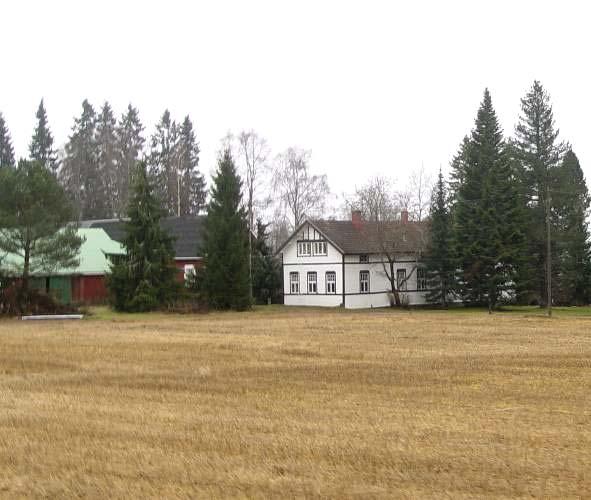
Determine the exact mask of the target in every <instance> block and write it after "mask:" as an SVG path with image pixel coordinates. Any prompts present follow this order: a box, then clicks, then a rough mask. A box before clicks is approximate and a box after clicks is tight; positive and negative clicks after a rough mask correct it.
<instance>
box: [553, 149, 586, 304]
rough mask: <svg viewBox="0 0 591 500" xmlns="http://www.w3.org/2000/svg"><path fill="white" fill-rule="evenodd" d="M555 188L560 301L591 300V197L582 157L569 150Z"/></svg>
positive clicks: (576, 301) (557, 283)
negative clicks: (590, 229) (580, 160)
mask: <svg viewBox="0 0 591 500" xmlns="http://www.w3.org/2000/svg"><path fill="white" fill-rule="evenodd" d="M557 173H558V175H557V183H556V188H555V190H554V196H553V205H554V207H555V208H554V211H553V214H554V219H555V220H554V226H555V228H556V231H555V235H556V240H557V241H556V247H557V248H556V250H557V252H556V253H557V259H556V260H557V263H558V265H557V272H556V283H555V289H556V301H557V303H561V304H567V305H572V304H576V305H582V304H588V303H589V302H590V301H591V245H590V243H589V228H588V224H587V216H588V214H589V206H590V203H591V199H590V197H589V192H588V190H587V184H586V183H585V176H584V175H583V171H582V169H581V165H580V164H579V159H578V158H577V156H576V155H575V153H574V152H573V151H572V150H568V151H567V152H566V154H565V155H564V159H563V161H562V163H561V165H560V167H559V169H558V172H557Z"/></svg>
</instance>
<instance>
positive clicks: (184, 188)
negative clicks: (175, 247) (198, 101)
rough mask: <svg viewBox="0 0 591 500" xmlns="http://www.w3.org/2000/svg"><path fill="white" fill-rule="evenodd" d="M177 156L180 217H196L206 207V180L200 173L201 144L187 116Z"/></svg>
mask: <svg viewBox="0 0 591 500" xmlns="http://www.w3.org/2000/svg"><path fill="white" fill-rule="evenodd" d="M177 155H179V156H180V162H179V165H178V169H177V193H176V196H175V199H176V202H177V211H176V212H175V213H176V214H178V215H196V214H198V213H199V212H200V211H201V210H202V209H203V208H204V206H205V195H206V193H205V180H204V178H203V175H201V173H200V172H199V168H198V167H199V144H198V143H197V140H196V139H195V132H194V130H193V124H192V123H191V120H190V118H189V116H188V115H187V116H186V117H185V119H184V121H183V123H182V125H181V128H180V136H179V142H178V145H177Z"/></svg>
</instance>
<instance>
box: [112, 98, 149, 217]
mask: <svg viewBox="0 0 591 500" xmlns="http://www.w3.org/2000/svg"><path fill="white" fill-rule="evenodd" d="M143 130H144V127H143V125H142V123H141V121H140V118H139V113H138V110H137V109H136V108H134V107H133V106H132V105H131V104H130V105H128V107H127V112H126V113H125V114H123V115H122V116H121V119H120V120H119V123H118V125H117V130H116V134H117V146H116V150H117V152H118V154H119V158H118V161H117V175H116V187H115V192H116V193H117V205H116V207H114V209H115V213H114V215H115V216H117V217H124V216H125V214H126V212H127V207H128V205H129V191H130V185H131V182H132V174H133V172H134V171H135V169H136V166H137V162H138V160H139V159H140V156H141V154H142V151H143V149H144V142H145V139H144V137H143Z"/></svg>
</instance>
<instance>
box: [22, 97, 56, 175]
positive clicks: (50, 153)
mask: <svg viewBox="0 0 591 500" xmlns="http://www.w3.org/2000/svg"><path fill="white" fill-rule="evenodd" d="M35 116H36V118H37V126H36V127H35V131H34V133H33V138H32V139H31V144H30V145H29V157H30V159H31V160H35V161H38V162H39V163H41V164H42V165H43V166H44V167H45V168H47V169H49V170H50V171H51V172H53V173H54V174H56V175H57V170H58V167H59V163H58V160H57V153H56V151H55V150H54V149H53V136H52V135H51V130H50V129H49V123H48V121H47V112H46V111H45V106H44V105H43V99H41V102H40V103H39V108H38V109H37V114H36V115H35Z"/></svg>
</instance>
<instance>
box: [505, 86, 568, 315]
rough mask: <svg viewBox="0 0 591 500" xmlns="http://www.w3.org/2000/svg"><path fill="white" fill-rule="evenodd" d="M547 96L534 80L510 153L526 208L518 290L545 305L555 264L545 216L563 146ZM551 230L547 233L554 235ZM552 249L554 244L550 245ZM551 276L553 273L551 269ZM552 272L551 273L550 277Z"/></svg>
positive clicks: (522, 108)
mask: <svg viewBox="0 0 591 500" xmlns="http://www.w3.org/2000/svg"><path fill="white" fill-rule="evenodd" d="M558 134H559V131H558V129H555V124H554V115H553V112H552V106H551V104H550V97H549V95H548V93H547V92H546V91H545V90H544V88H543V87H542V85H541V83H540V82H538V81H534V83H533V85H532V87H531V89H530V90H529V91H528V92H527V94H526V95H525V97H524V98H523V99H521V115H520V116H519V121H518V124H517V126H516V129H515V140H514V142H513V148H512V149H513V152H514V155H515V159H516V161H517V162H518V163H519V165H520V169H521V171H522V178H523V179H522V182H523V188H524V195H525V197H526V202H527V207H528V225H527V228H528V230H527V240H528V254H529V256H530V258H529V259H528V262H527V266H526V267H525V268H524V269H523V272H521V273H520V276H519V280H520V281H521V283H520V284H519V285H520V288H522V289H527V290H529V291H530V295H531V298H530V299H529V300H530V301H532V300H535V301H537V302H539V303H540V304H546V302H547V300H546V298H547V292H546V287H547V282H546V275H547V273H546V266H547V261H548V259H551V260H552V261H553V262H554V263H555V264H558V263H557V262H556V255H555V252H554V251H553V250H551V254H550V255H548V250H547V234H546V233H547V231H546V216H547V213H549V212H550V213H551V211H552V208H553V203H552V191H553V187H554V184H555V182H556V178H557V174H558V172H557V169H558V167H559V165H560V161H561V158H562V155H563V153H564V151H565V146H564V144H562V143H559V142H558ZM555 230H556V228H555V227H553V228H552V231H551V233H554V232H555ZM553 247H555V244H553ZM552 267H553V268H554V273H555V272H556V268H555V266H552ZM554 273H553V274H554Z"/></svg>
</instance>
